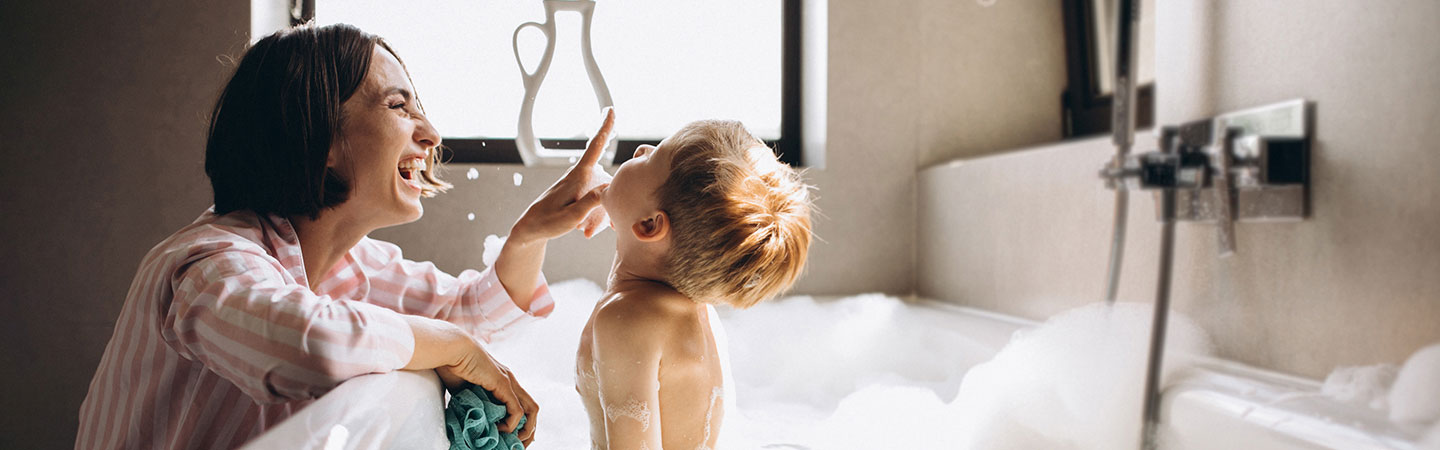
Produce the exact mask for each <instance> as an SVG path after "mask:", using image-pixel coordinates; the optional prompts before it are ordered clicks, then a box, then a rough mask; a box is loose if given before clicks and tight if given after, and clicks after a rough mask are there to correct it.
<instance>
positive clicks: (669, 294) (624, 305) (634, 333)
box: [592, 285, 695, 347]
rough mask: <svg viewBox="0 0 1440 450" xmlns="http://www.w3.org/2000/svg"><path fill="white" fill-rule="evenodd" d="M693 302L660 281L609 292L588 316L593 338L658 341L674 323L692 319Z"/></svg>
mask: <svg viewBox="0 0 1440 450" xmlns="http://www.w3.org/2000/svg"><path fill="white" fill-rule="evenodd" d="M694 305H695V302H694V301H692V300H690V298H688V297H685V296H684V295H682V294H680V293H679V292H676V291H675V290H674V289H671V288H669V287H665V286H662V285H656V286H645V287H642V288H638V289H629V290H625V291H620V292H616V293H613V294H611V295H610V297H609V298H607V299H605V300H604V302H603V303H602V304H601V305H600V306H599V308H598V311H596V314H595V316H594V318H593V319H592V320H593V322H594V323H593V326H594V330H595V339H596V340H597V341H600V342H613V343H617V344H620V343H624V344H631V345H633V344H644V343H653V344H656V345H658V344H661V343H663V342H664V340H665V338H668V337H670V336H671V335H673V334H674V333H675V331H676V329H677V327H679V326H682V325H683V324H685V323H687V322H688V321H689V320H690V319H692V316H693V315H694V314H695V308H694ZM642 346H643V347H650V345H642Z"/></svg>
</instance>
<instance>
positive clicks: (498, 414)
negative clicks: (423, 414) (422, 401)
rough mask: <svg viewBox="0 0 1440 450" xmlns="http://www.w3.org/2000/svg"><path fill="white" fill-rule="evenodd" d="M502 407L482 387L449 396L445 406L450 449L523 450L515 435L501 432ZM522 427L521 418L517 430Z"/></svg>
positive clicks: (523, 420)
mask: <svg viewBox="0 0 1440 450" xmlns="http://www.w3.org/2000/svg"><path fill="white" fill-rule="evenodd" d="M504 421H505V406H504V405H502V404H500V402H497V401H495V399H494V397H491V396H490V393H489V392H487V391H486V390H485V389H484V388H481V387H480V386H470V387H467V388H465V389H464V390H461V391H458V392H455V393H454V394H451V396H450V404H449V405H447V406H446V407H445V437H447V438H449V439H450V450H524V449H525V445H524V444H521V443H520V439H519V438H517V437H515V433H513V432H511V433H501V432H500V429H499V425H500V422H504ZM524 426H525V418H524V417H521V418H520V427H516V430H519V429H520V428H521V427H524Z"/></svg>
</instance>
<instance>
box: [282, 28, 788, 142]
mask: <svg viewBox="0 0 1440 450" xmlns="http://www.w3.org/2000/svg"><path fill="white" fill-rule="evenodd" d="M315 1H316V0H290V2H289V4H290V24H291V25H292V26H294V25H299V24H303V23H308V22H311V21H313V20H314V19H315ZM803 3H804V0H784V4H783V5H782V7H781V11H782V12H781V13H782V14H783V16H784V17H782V18H781V26H780V27H781V29H780V35H781V43H780V45H781V49H780V72H781V75H780V110H781V111H780V139H774V140H765V145H766V146H769V147H770V148H771V149H772V150H774V151H775V155H776V157H777V158H779V159H780V161H781V162H784V163H786V164H789V165H790V166H791V167H800V166H801V158H800V149H801V148H802V145H801V143H802V142H804V141H803V140H802V138H803V136H802V132H803V130H804V128H803V127H802V126H801V119H802V117H804V116H803V115H802V114H801V105H802V104H803V102H802V100H803V98H802V97H801V95H802V92H801V88H802V86H801V80H803V79H804V78H803V77H802V75H803V73H802V72H801V70H802V66H803V64H802V63H803V61H804V58H803V55H802V54H801V51H802V48H803V47H804V43H803V42H802V37H803V36H804V34H802V33H801V25H802V23H803V22H804V21H803V18H804V15H803V14H802V8H801V5H802V4H803ZM442 139H443V141H444V143H443V145H441V156H440V158H441V161H445V162H446V163H458V164H523V162H522V161H521V160H520V150H519V149H518V148H516V146H515V139H513V138H460V137H443V136H442ZM540 143H541V145H543V146H545V147H546V148H554V149H583V148H585V141H583V140H579V139H541V140H540ZM659 143H660V141H659V140H646V139H621V140H619V141H618V144H617V147H618V148H616V149H615V159H614V160H613V161H612V163H613V164H620V163H623V162H625V161H627V160H629V159H630V156H632V155H634V154H635V148H636V147H639V146H641V145H658V144H659Z"/></svg>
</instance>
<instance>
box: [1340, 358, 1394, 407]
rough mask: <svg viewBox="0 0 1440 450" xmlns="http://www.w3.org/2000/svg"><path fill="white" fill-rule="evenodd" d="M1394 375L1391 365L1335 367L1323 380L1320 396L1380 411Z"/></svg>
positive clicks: (1386, 399)
mask: <svg viewBox="0 0 1440 450" xmlns="http://www.w3.org/2000/svg"><path fill="white" fill-rule="evenodd" d="M1398 372H1399V368H1397V367H1395V365H1394V364H1376V365H1373V366H1352V367H1339V368H1336V369H1335V370H1333V371H1331V372H1330V375H1328V376H1326V377H1325V384H1324V385H1322V386H1320V393H1321V394H1324V395H1325V396H1327V397H1330V398H1332V399H1335V400H1337V401H1340V402H1342V403H1349V404H1352V405H1356V406H1360V407H1365V408H1370V409H1374V410H1377V411H1384V410H1386V409H1387V408H1388V407H1389V402H1388V400H1389V397H1390V385H1391V383H1394V382H1395V375H1396V374H1397V373H1398Z"/></svg>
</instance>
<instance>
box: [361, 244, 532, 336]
mask: <svg viewBox="0 0 1440 450" xmlns="http://www.w3.org/2000/svg"><path fill="white" fill-rule="evenodd" d="M353 252H354V258H355V260H356V262H357V263H359V264H360V265H361V267H362V270H364V271H365V275H366V277H368V278H369V279H370V292H369V294H368V295H367V296H366V301H368V302H370V303H372V304H375V305H379V306H383V307H386V308H390V309H392V310H395V311H397V312H400V313H403V314H414V315H419V316H425V317H430V318H435V319H440V320H445V321H448V322H450V323H454V324H456V325H459V326H460V327H461V328H464V329H465V330H466V331H468V332H469V333H470V334H471V335H473V336H476V337H479V338H480V339H483V340H485V341H486V342H489V341H490V338H491V337H492V336H494V335H495V334H497V333H499V332H501V331H504V330H506V329H510V328H512V327H515V326H517V325H519V324H523V323H527V322H532V321H534V320H537V319H539V318H542V317H546V316H549V315H550V312H551V311H553V310H554V307H555V301H554V299H552V298H551V297H550V286H549V285H548V284H547V283H546V281H545V276H544V274H541V275H540V280H539V281H540V283H539V286H538V287H536V289H535V293H533V294H531V298H530V308H529V310H522V309H520V308H519V307H518V306H516V305H515V301H514V300H513V299H511V298H510V294H509V293H508V292H507V291H506V290H505V286H504V285H501V284H500V278H499V277H498V276H497V275H496V274H495V270H494V269H493V268H486V269H485V270H484V271H476V270H465V271H463V272H460V276H458V277H457V276H452V275H450V274H448V273H445V272H444V271H441V270H440V269H438V268H436V267H435V264H434V263H431V262H428V261H426V262H416V261H411V260H408V259H405V258H404V257H403V256H402V255H401V251H400V247H399V246H397V245H395V244H391V243H389V242H384V241H378V240H375V239H371V238H368V237H366V238H363V239H361V240H360V242H359V243H358V244H356V246H355V249H354V250H353Z"/></svg>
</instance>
